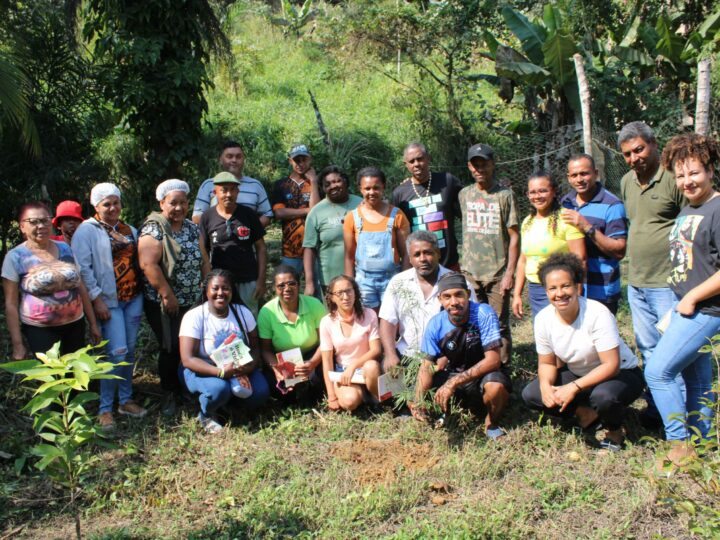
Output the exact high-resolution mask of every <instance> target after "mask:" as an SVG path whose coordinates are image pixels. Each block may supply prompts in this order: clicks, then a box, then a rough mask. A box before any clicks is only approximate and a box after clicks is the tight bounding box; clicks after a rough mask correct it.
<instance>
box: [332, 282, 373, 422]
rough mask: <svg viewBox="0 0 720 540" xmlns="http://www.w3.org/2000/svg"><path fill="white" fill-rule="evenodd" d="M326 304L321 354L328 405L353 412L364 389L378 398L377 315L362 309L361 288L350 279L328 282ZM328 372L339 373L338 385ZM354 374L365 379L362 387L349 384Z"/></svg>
mask: <svg viewBox="0 0 720 540" xmlns="http://www.w3.org/2000/svg"><path fill="white" fill-rule="evenodd" d="M325 301H326V302H327V306H328V311H329V313H328V314H327V315H325V317H323V319H322V320H321V321H320V352H321V354H322V362H323V375H324V377H325V386H326V388H327V393H328V406H329V407H330V409H331V410H334V411H337V410H340V409H343V410H346V411H353V410H355V409H356V408H357V407H358V406H359V405H360V404H361V403H362V402H363V390H364V389H365V388H367V390H368V391H369V392H370V394H372V395H373V396H375V397H377V395H378V377H379V376H380V362H379V360H380V354H381V353H382V348H381V346H380V335H379V334H378V319H377V315H376V314H375V312H374V311H373V310H372V309H369V308H364V307H363V305H362V303H361V301H360V289H359V288H358V285H357V283H356V282H355V280H354V279H353V278H351V277H349V276H345V275H341V276H337V277H336V278H334V279H333V280H332V281H330V284H329V285H328V289H327V294H326V295H325ZM331 371H336V372H341V376H340V381H339V382H332V381H331V380H330V372H331ZM355 373H358V374H361V375H362V376H363V377H364V379H365V384H353V383H352V382H351V379H352V377H353V375H354V374H355Z"/></svg>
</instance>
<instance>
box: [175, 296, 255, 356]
mask: <svg viewBox="0 0 720 540" xmlns="http://www.w3.org/2000/svg"><path fill="white" fill-rule="evenodd" d="M233 307H234V308H235V311H236V312H237V314H238V317H240V319H242V323H241V322H240V321H238V320H237V319H236V318H235V315H233V312H232V310H228V314H227V316H226V317H225V318H220V317H216V316H215V315H213V314H212V313H210V309H209V308H208V303H207V302H205V303H204V304H203V305H201V306H197V307H194V308H192V309H191V310H190V311H188V312H187V313H186V314H185V316H184V317H183V319H182V322H181V323H180V334H179V335H180V336H184V337H191V338H194V339H197V340H199V341H200V348H199V350H198V357H200V358H202V359H203V360H205V361H206V362H208V363H210V364H214V362H213V361H212V360H210V355H211V354H212V352H213V351H214V350H215V349H217V348H218V347H219V346H220V345H222V343H223V341H225V340H226V339H227V338H228V337H230V336H231V335H232V334H235V335H236V336H237V337H239V338H240V339H242V340H243V341H245V344H246V345H248V346H249V345H250V343H248V341H247V340H246V339H245V336H244V335H243V329H244V330H245V333H246V334H248V335H249V334H250V332H252V331H253V330H255V326H256V324H255V319H254V317H253V316H252V313H251V311H250V310H249V309H248V308H246V307H245V306H241V305H240V304H233ZM240 324H242V327H241V326H240Z"/></svg>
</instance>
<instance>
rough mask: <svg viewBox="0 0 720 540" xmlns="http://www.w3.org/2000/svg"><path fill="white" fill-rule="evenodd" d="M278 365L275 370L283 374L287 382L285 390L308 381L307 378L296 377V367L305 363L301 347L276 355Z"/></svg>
mask: <svg viewBox="0 0 720 540" xmlns="http://www.w3.org/2000/svg"><path fill="white" fill-rule="evenodd" d="M275 358H277V361H278V363H277V364H276V365H275V368H276V369H277V370H278V371H279V372H280V373H282V375H283V380H284V381H285V388H290V387H292V386H295V385H296V384H298V383H301V382H303V381H307V378H306V377H296V376H295V366H298V365H300V364H303V363H304V362H305V361H304V360H303V357H302V351H301V350H300V347H295V348H294V349H290V350H287V351H283V352H279V353H277V354H276V355H275Z"/></svg>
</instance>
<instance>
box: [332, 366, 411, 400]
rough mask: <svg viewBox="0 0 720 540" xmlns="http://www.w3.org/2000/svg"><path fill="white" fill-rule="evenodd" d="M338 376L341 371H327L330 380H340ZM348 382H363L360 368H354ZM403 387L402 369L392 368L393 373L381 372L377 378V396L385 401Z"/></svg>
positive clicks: (340, 375) (340, 374)
mask: <svg viewBox="0 0 720 540" xmlns="http://www.w3.org/2000/svg"><path fill="white" fill-rule="evenodd" d="M340 377H342V372H341V371H329V372H328V378H329V379H330V381H331V382H340ZM350 382H351V383H352V384H365V377H363V373H362V370H361V369H358V370H355V373H353V376H352V379H350ZM405 389H406V386H405V375H404V373H403V371H402V369H397V370H394V371H393V373H383V374H382V375H380V377H379V378H378V396H377V398H378V399H379V400H380V401H385V400H386V399H390V398H391V397H393V396H396V395H398V394H400V393H401V392H404V391H405Z"/></svg>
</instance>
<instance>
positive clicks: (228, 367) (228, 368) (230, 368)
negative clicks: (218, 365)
mask: <svg viewBox="0 0 720 540" xmlns="http://www.w3.org/2000/svg"><path fill="white" fill-rule="evenodd" d="M236 372H237V368H236V367H235V366H234V365H233V363H232V362H228V363H227V364H225V365H224V366H223V377H222V378H223V379H229V378H230V377H232V376H233V375H235V373H236ZM218 375H219V374H218Z"/></svg>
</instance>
